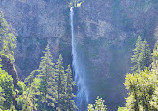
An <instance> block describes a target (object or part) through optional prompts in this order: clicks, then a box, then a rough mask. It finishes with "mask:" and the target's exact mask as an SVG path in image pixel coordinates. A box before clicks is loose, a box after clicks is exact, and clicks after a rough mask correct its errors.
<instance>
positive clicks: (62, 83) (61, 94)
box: [55, 55, 67, 111]
mask: <svg viewBox="0 0 158 111" xmlns="http://www.w3.org/2000/svg"><path fill="white" fill-rule="evenodd" d="M55 68H56V69H55V70H56V71H55V72H56V82H57V104H58V107H57V110H58V111H62V110H64V105H63V104H65V100H64V99H65V95H66V85H67V84H66V80H67V78H66V74H65V71H64V67H63V58H62V56H61V55H59V59H58V60H57V63H56V65H55Z"/></svg>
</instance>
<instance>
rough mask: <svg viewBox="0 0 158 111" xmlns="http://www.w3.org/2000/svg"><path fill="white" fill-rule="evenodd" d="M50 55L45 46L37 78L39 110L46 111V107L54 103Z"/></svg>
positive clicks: (54, 93) (54, 90)
mask: <svg viewBox="0 0 158 111" xmlns="http://www.w3.org/2000/svg"><path fill="white" fill-rule="evenodd" d="M52 59H53V58H52V55H51V52H50V49H49V45H47V47H46V49H45V52H44V56H43V57H42V60H41V62H40V66H39V74H38V77H39V78H40V86H39V92H40V96H39V97H40V98H39V100H40V105H41V106H42V107H41V108H44V110H46V105H47V106H53V107H54V102H55V95H56V89H55V88H56V86H55V73H54V68H53V65H54V63H52Z"/></svg>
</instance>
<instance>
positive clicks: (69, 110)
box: [64, 65, 77, 111]
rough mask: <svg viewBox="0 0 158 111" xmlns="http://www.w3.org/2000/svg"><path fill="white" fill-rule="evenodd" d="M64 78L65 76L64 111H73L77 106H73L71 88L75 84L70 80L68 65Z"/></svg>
mask: <svg viewBox="0 0 158 111" xmlns="http://www.w3.org/2000/svg"><path fill="white" fill-rule="evenodd" d="M66 76H67V81H66V84H67V85H66V98H65V101H66V102H65V108H64V109H65V111H74V110H76V109H77V106H76V105H75V102H74V100H73V98H74V97H75V95H74V94H73V86H74V85H75V82H74V81H73V78H72V71H71V68H70V65H68V67H67V69H66Z"/></svg>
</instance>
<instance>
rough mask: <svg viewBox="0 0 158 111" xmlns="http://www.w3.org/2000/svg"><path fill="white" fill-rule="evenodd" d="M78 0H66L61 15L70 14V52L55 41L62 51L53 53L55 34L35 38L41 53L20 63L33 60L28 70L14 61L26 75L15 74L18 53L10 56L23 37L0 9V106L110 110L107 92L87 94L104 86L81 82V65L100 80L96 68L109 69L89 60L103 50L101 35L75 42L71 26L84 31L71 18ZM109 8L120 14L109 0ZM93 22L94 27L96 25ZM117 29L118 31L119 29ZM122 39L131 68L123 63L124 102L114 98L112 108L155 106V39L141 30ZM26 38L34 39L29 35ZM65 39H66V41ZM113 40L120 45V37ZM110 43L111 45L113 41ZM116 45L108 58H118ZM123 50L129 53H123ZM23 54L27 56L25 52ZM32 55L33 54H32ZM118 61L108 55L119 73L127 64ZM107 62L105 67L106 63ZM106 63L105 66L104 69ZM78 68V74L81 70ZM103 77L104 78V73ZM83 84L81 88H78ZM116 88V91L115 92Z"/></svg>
mask: <svg viewBox="0 0 158 111" xmlns="http://www.w3.org/2000/svg"><path fill="white" fill-rule="evenodd" d="M45 2H49V1H45ZM64 2H65V1H64ZM85 2H86V1H85ZM60 3H61V2H60ZM82 3H83V4H84V1H83V0H75V1H73V2H70V1H69V4H68V9H69V10H70V14H67V15H65V16H64V17H65V18H66V19H70V23H69V24H70V25H69V26H65V27H67V30H66V31H67V32H66V36H68V34H67V33H71V36H72V43H71V44H72V47H71V48H72V55H69V54H68V53H69V52H71V51H70V50H71V49H70V47H68V46H66V45H65V44H62V45H61V44H60V45H61V46H60V47H59V48H61V49H62V50H60V51H58V52H55V49H56V50H58V48H57V47H56V45H54V44H57V42H55V43H52V41H53V40H54V38H53V40H52V39H51V40H50V39H49V38H48V41H47V42H43V40H40V39H39V42H41V43H42V46H40V50H42V54H41V55H40V57H38V60H39V64H38V65H36V66H34V65H35V64H34V59H31V60H32V61H31V60H29V59H26V60H28V61H27V62H25V63H28V64H29V65H30V64H31V63H32V64H31V65H30V66H32V67H31V68H30V69H29V70H27V68H28V67H27V65H26V64H22V63H23V61H20V62H21V64H20V62H19V60H18V64H20V65H21V67H22V69H23V70H22V71H21V72H27V73H26V74H19V73H18V71H19V72H20V70H21V69H20V68H19V67H18V66H17V63H16V59H18V58H16V57H15V56H17V55H15V52H17V51H16V50H17V47H22V46H20V45H19V44H17V43H19V41H22V40H21V38H20V39H19V35H17V33H18V32H17V31H16V30H15V29H14V27H12V24H11V23H9V22H8V21H7V19H6V18H5V14H6V13H3V11H1V12H0V111H87V110H88V111H109V110H110V111H111V110H113V109H112V108H111V107H113V104H111V103H110V102H107V101H106V100H108V99H105V98H106V97H105V96H106V95H108V93H106V92H105V93H104V95H102V94H98V95H97V96H96V94H94V95H95V96H94V97H95V101H92V99H91V98H90V97H89V94H92V93H97V92H99V91H100V90H101V89H103V87H101V88H100V87H98V86H95V85H94V84H96V83H97V84H99V85H100V83H103V82H98V81H95V80H91V81H92V82H93V81H94V83H91V81H89V83H88V82H87V81H86V80H87V79H84V78H88V77H90V76H85V75H86V71H85V68H91V69H94V70H95V71H96V72H97V71H98V73H97V74H98V76H94V75H93V73H94V72H95V71H92V75H93V76H94V77H93V78H92V77H91V78H89V79H97V78H102V79H99V80H104V79H103V78H104V76H103V75H99V73H100V72H102V73H108V71H107V72H104V70H101V71H100V70H97V68H96V67H95V65H98V63H100V62H96V61H97V60H98V59H96V60H95V59H94V58H99V56H97V57H96V55H97V54H96V53H99V54H100V53H104V52H101V51H100V52H99V51H96V50H97V48H98V47H99V45H100V46H101V45H102V42H103V40H102V39H100V40H98V41H95V38H93V39H89V38H84V41H83V40H81V43H80V44H77V43H76V40H80V39H81V38H79V39H74V38H73V37H75V36H77V34H75V33H79V32H76V30H75V28H77V29H78V30H81V32H83V33H85V32H84V31H85V30H82V29H80V28H83V27H84V26H78V27H77V26H76V24H77V23H78V24H81V25H83V24H82V23H81V21H76V20H75V19H79V17H78V16H76V15H75V12H76V13H77V14H79V13H80V12H79V11H78V8H80V7H81V5H82ZM154 3H157V2H154ZM113 7H115V8H116V9H115V8H114V9H113V11H114V13H120V12H119V11H120V10H118V7H117V3H116V4H114V6H113ZM143 10H144V9H143ZM67 16H70V18H68V17H67ZM112 16H114V18H115V16H116V15H112ZM123 18H124V17H123ZM86 20H87V19H86ZM114 21H115V22H118V23H120V21H121V20H119V19H115V20H114ZM87 22H88V23H92V24H93V25H94V24H97V23H96V22H94V23H93V21H88V20H87ZM101 24H103V22H100V23H99V25H101ZM123 24H126V23H123ZM127 24H128V23H127ZM129 24H130V23H129ZM129 24H128V25H129ZM97 25H98V24H97ZM106 25H109V24H106ZM119 25H120V26H121V28H124V27H123V25H122V24H119ZM92 27H93V28H94V27H95V26H92ZM109 27H112V26H109ZM116 27H118V26H116ZM129 27H130V26H129ZM48 28H49V27H48ZM68 29H69V30H68ZM94 29H95V28H94ZM111 29H112V28H111ZM157 29H158V28H156V30H154V32H153V33H154V37H158V30H157ZM43 30H44V29H43ZM87 30H88V29H87ZM100 30H101V29H100ZM112 30H115V29H112ZM124 30H125V29H124ZM131 30H132V29H131ZM133 30H134V29H133ZM69 31H70V32H69ZM117 31H118V32H119V30H117ZM94 32H95V31H94ZM127 32H128V31H127ZM92 33H93V31H92ZM100 33H102V30H101V31H100ZM122 33H123V32H121V34H122ZM145 33H148V30H147V29H145ZM93 34H94V33H93ZM57 35H58V34H57ZM89 35H91V34H89ZM101 35H102V34H101ZM116 35H117V34H116ZM122 35H124V34H122ZM122 35H121V37H122ZM96 36H97V35H96ZM77 37H79V36H77ZM127 39H128V40H127V41H126V40H124V41H123V42H124V44H126V46H129V47H130V48H129V47H127V49H128V51H129V52H131V55H130V57H127V58H126V59H128V60H127V61H130V65H129V66H130V67H129V66H127V67H128V68H127V69H130V70H127V71H128V72H126V74H125V76H124V79H123V81H124V82H122V81H121V84H122V85H123V86H124V89H122V90H123V92H125V93H126V94H125V96H124V99H125V101H124V103H121V104H119V105H118V103H116V104H117V105H118V106H117V111H158V41H157V39H153V38H151V39H152V41H151V40H150V37H149V38H147V37H145V34H144V35H143V34H140V35H138V34H137V36H136V37H135V38H134V39H133V38H130V37H129V38H127ZM31 40H32V41H34V40H33V39H31ZM64 40H65V39H64ZM64 40H63V41H64ZM68 40H69V39H68ZM106 40H107V39H106ZM50 41H51V42H50ZM63 41H62V42H63ZM65 41H66V42H67V40H65ZM65 41H64V42H65ZM116 41H117V40H116ZM116 41H115V40H114V38H112V39H111V42H114V43H113V44H115V43H117V42H116ZM118 41H119V40H118ZM64 42H63V43H64ZM151 42H152V45H151ZM26 44H30V43H26ZM76 44H77V45H76ZM82 44H84V45H82ZM87 44H88V45H90V44H91V47H92V46H93V47H92V49H90V48H89V47H88V45H87ZM95 44H97V45H98V44H99V45H98V46H95ZM107 44H108V45H109V44H112V43H107ZM107 44H104V45H103V46H104V47H106V48H107V47H108V45H107ZM118 44H120V42H119V43H118ZM127 44H128V45H127ZM86 46H87V47H86ZM32 47H33V46H32ZM32 47H31V49H28V50H32V51H33V52H34V51H35V50H33V48H32ZM54 47H55V48H54ZM83 47H84V48H85V47H86V48H87V49H84V48H83ZM109 47H110V46H109ZM111 47H112V48H113V47H114V46H111ZM111 47H110V48H111ZM121 47H122V46H121V45H120V46H119V49H117V48H116V50H117V51H116V50H111V51H112V52H113V51H114V52H113V53H112V54H111V58H112V57H113V58H115V57H117V54H118V53H121V52H119V51H120V50H122V49H121ZM99 48H100V47H99ZM110 48H109V50H110ZM132 48H133V49H132ZM64 49H66V50H64ZM88 49H90V50H88ZM63 50H64V51H63ZM76 50H78V51H76ZM118 50H119V51H118ZM90 51H92V52H93V51H94V53H93V54H92V55H93V57H90V55H88V54H87V55H84V54H85V52H90ZM104 51H105V50H104ZM115 51H116V52H115ZM123 51H126V50H123ZM123 51H122V52H123ZM128 51H127V52H128ZM33 52H31V53H33ZM54 52H55V53H54ZM79 52H80V53H79ZM31 53H29V54H31ZM35 54H36V53H35ZM115 54H116V55H115ZM118 55H119V54H118ZM127 55H128V56H129V54H128V53H127ZM26 56H28V57H30V56H29V55H28V54H27V55H26ZM31 56H32V58H33V55H32V54H31ZM68 56H72V57H70V59H72V63H69V62H67V61H69V57H68ZM101 56H103V54H101ZM122 56H123V55H122ZM86 57H87V58H88V57H89V58H91V59H94V61H95V62H96V64H94V65H93V66H92V64H90V65H91V66H90V65H89V64H88V63H86V62H84V60H85V59H87V58H86ZM103 57H104V56H103ZM26 58H27V57H26ZM89 58H88V59H89ZM107 58H108V57H107ZM118 58H121V54H120V55H119V57H118ZM122 58H125V57H122ZM65 59H66V60H65ZM87 61H88V60H87ZM94 61H93V62H94ZM98 61H101V63H100V65H99V66H100V69H102V65H103V64H102V62H105V61H102V59H101V60H98ZM107 61H108V60H107ZM88 62H89V61H88ZM67 63H69V64H67ZM89 63H90V62H89ZM91 63H92V61H91ZM123 63H124V62H122V61H121V62H120V61H119V62H118V61H117V59H111V65H112V68H113V69H114V70H117V71H118V72H119V73H120V72H121V73H123V74H124V72H125V71H122V70H121V68H122V66H125V65H126V64H124V65H122V64H123ZM120 64H121V65H120ZM99 66H98V67H99ZM106 66H107V67H109V66H108V65H106ZM83 67H84V68H83ZM107 67H105V69H106V68H107ZM112 68H111V67H110V68H109V69H111V70H110V71H111V72H110V71H109V72H110V73H111V74H113V73H116V72H115V71H114V72H113V69H112ZM119 68H120V69H119ZM125 68H126V67H125ZM120 70H121V71H120ZM99 71H100V72H99ZM21 72H20V73H21ZM28 72H29V74H28ZM80 73H83V75H82V74H80ZM88 73H90V72H88ZM75 74H76V75H77V74H80V76H78V75H77V76H76V75H75ZM123 74H122V75H123ZM119 76H121V75H118V76H117V77H116V78H119ZM106 77H107V78H108V76H106ZM111 80H112V79H111ZM104 81H106V80H104ZM112 82H114V81H113V80H112V81H110V80H109V84H110V83H112ZM86 83H88V84H91V85H92V86H90V85H89V87H88V86H86V85H85V84H86ZM116 83H117V82H116ZM116 83H115V84H116ZM109 84H101V86H104V85H105V86H104V88H105V90H108V89H106V88H109V87H110V86H109ZM84 85H85V86H86V87H84V88H83V86H84ZM93 85H94V87H93ZM108 86H109V87H108ZM97 87H98V88H97ZM114 88H115V87H114ZM121 88H122V87H121ZM121 88H120V89H121ZM88 89H89V90H88ZM120 89H119V90H120ZM90 90H91V91H92V90H96V92H95V91H94V92H88V91H90ZM105 90H103V91H105ZM116 90H117V89H116ZM119 90H118V93H120V92H119ZM124 90H125V91H124ZM101 91H102V90H101ZM110 91H111V90H110ZM78 92H80V93H81V94H80V93H79V94H78ZM110 93H111V92H110ZM94 97H93V98H94ZM86 98H88V99H89V98H90V99H89V100H88V99H86ZM110 99H111V98H110ZM112 99H113V98H112ZM113 100H115V99H113ZM121 102H122V101H121ZM116 104H115V105H116ZM108 105H109V106H108ZM110 105H111V106H110Z"/></svg>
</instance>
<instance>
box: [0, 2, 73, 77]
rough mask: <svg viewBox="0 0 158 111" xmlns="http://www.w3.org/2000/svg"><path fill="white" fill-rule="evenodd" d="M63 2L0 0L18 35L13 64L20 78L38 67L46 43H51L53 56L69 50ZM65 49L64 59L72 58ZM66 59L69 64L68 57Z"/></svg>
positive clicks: (65, 11)
mask: <svg viewBox="0 0 158 111" xmlns="http://www.w3.org/2000/svg"><path fill="white" fill-rule="evenodd" d="M66 5H67V3H66V2H64V1H63V0H53V1H51V0H7V1H6V0H1V1H0V10H2V11H3V12H4V15H5V18H6V19H7V21H8V22H9V24H11V25H12V27H13V28H14V29H15V30H16V32H17V34H18V36H17V49H16V51H15V59H16V62H15V64H16V68H17V71H18V73H19V77H20V78H22V79H23V78H24V77H25V76H27V75H29V73H30V72H31V71H32V70H34V69H37V67H38V65H39V62H40V57H41V56H42V51H43V50H44V49H45V46H46V44H47V43H51V46H52V47H51V48H52V50H53V55H54V57H55V58H56V57H57V55H58V53H61V52H63V50H65V49H71V44H70V43H71V37H70V36H69V35H70V33H69V32H67V27H69V25H68V26H67V24H69V20H68V19H69V18H68V17H69V9H67V8H66ZM67 14H68V15H67ZM68 34H69V35H68ZM68 37H69V38H68ZM63 46H65V47H63ZM60 47H62V48H60ZM59 49H60V50H59ZM65 52H66V53H67V55H66V56H68V57H67V59H69V58H70V59H71V50H68V51H65ZM64 57H65V56H64ZM67 61H68V63H69V64H70V63H71V60H67ZM68 63H67V64H68Z"/></svg>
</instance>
